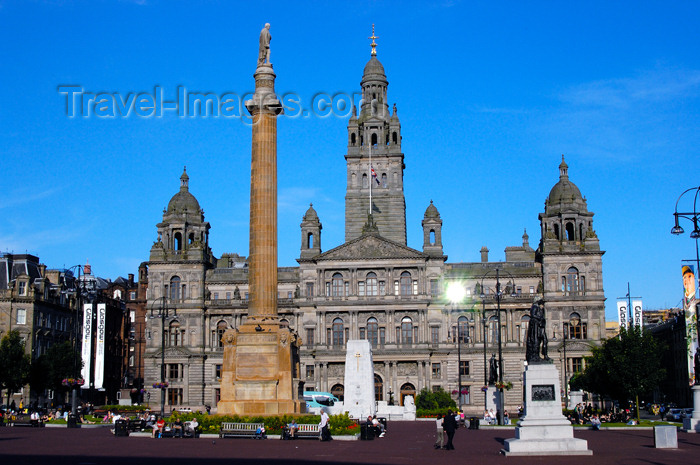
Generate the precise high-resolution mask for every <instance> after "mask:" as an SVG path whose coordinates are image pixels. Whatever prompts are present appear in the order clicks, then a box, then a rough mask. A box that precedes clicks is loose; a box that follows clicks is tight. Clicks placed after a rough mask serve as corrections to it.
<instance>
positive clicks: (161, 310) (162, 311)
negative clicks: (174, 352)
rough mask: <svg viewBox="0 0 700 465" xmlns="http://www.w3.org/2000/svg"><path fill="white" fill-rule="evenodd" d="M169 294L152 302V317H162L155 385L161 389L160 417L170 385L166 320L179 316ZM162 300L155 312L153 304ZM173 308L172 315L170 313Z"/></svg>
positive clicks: (163, 414)
mask: <svg viewBox="0 0 700 465" xmlns="http://www.w3.org/2000/svg"><path fill="white" fill-rule="evenodd" d="M167 299H168V298H167V296H163V297H159V298H157V299H156V300H154V301H153V303H151V318H160V384H159V385H154V387H158V388H159V389H160V417H161V418H163V417H164V416H165V389H166V388H167V387H168V385H167V383H166V382H165V320H167V319H169V318H177V309H175V308H173V309H171V308H169V307H168V302H167ZM157 302H160V305H159V307H158V313H155V312H154V309H153V306H154V305H155V304H156V303H157ZM170 310H172V315H170Z"/></svg>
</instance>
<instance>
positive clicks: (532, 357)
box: [525, 300, 550, 363]
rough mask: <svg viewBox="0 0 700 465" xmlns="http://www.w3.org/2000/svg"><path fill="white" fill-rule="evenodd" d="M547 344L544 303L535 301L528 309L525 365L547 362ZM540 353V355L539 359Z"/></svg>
mask: <svg viewBox="0 0 700 465" xmlns="http://www.w3.org/2000/svg"><path fill="white" fill-rule="evenodd" d="M547 343H548V341H547V320H546V319H545V317H544V302H543V301H542V300H537V301H535V302H534V303H533V304H532V307H530V323H529V325H528V327H527V345H526V347H527V348H526V352H525V360H527V363H541V362H543V361H544V362H547V361H549V360H550V358H549V356H548V355H547ZM540 352H541V353H542V357H541V358H540Z"/></svg>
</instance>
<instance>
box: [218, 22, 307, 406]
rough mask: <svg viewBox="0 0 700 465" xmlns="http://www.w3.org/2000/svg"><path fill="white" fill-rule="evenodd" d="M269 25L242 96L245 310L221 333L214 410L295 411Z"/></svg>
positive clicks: (278, 108) (294, 351)
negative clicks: (248, 146)
mask: <svg viewBox="0 0 700 465" xmlns="http://www.w3.org/2000/svg"><path fill="white" fill-rule="evenodd" d="M269 29H270V25H269V24H266V25H265V28H264V29H263V30H262V32H261V34H260V55H259V58H258V67H257V69H256V70H255V75H254V77H255V93H254V94H253V98H252V99H251V100H248V101H247V102H246V108H247V109H248V111H249V112H250V115H251V117H252V122H253V126H252V128H253V140H252V141H253V144H252V156H251V170H250V255H249V257H248V280H249V303H248V318H247V319H246V322H245V323H244V324H242V325H241V326H240V327H239V329H238V330H236V329H229V330H228V331H226V333H224V337H223V342H224V363H223V372H222V379H221V401H220V402H219V404H218V406H217V410H218V413H222V414H238V415H278V414H287V413H300V412H301V411H302V409H303V407H304V405H305V404H304V403H303V402H301V401H300V393H299V386H300V380H299V373H296V371H297V370H298V368H299V365H298V363H297V361H298V347H299V346H300V345H301V340H300V339H299V338H298V336H297V335H296V333H293V332H292V331H290V330H289V328H287V327H285V328H280V325H279V317H278V316H277V315H278V313H277V116H278V115H280V114H281V113H282V105H281V104H280V102H279V100H278V99H277V97H276V96H275V73H274V71H273V70H272V64H270V62H269V57H270V52H269V44H270V33H269Z"/></svg>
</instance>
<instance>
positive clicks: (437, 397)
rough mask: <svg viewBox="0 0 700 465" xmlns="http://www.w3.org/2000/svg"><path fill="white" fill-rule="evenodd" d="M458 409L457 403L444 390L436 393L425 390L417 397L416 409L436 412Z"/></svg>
mask: <svg viewBox="0 0 700 465" xmlns="http://www.w3.org/2000/svg"><path fill="white" fill-rule="evenodd" d="M456 407H457V404H456V403H455V401H454V400H452V397H450V395H449V394H448V393H447V392H445V391H444V390H443V389H442V388H440V389H438V390H437V391H436V392H432V391H431V390H429V389H428V388H423V389H421V391H420V392H419V393H418V395H417V396H416V409H424V410H436V409H447V408H456Z"/></svg>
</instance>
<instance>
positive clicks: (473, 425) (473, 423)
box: [469, 417, 479, 429]
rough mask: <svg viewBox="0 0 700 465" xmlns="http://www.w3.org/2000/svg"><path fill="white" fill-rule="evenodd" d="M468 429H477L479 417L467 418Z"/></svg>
mask: <svg viewBox="0 0 700 465" xmlns="http://www.w3.org/2000/svg"><path fill="white" fill-rule="evenodd" d="M469 429H479V419H478V418H477V417H470V418H469Z"/></svg>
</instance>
